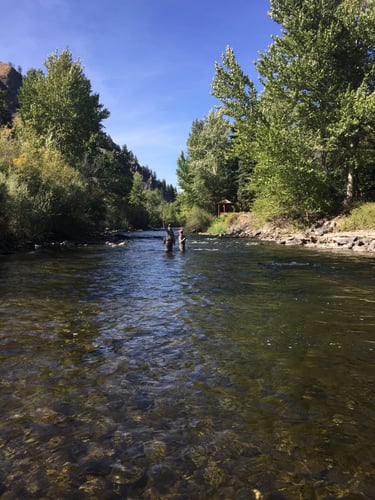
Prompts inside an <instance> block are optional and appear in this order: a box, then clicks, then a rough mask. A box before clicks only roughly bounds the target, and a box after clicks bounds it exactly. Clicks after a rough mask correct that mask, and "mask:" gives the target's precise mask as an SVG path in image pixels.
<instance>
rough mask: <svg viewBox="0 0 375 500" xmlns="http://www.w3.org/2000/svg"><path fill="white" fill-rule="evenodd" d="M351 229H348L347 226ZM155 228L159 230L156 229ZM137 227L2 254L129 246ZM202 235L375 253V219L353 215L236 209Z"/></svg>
mask: <svg viewBox="0 0 375 500" xmlns="http://www.w3.org/2000/svg"><path fill="white" fill-rule="evenodd" d="M368 205H371V210H375V203H371V204H368ZM348 228H349V229H348ZM153 230H155V231H156V229H155V228H153ZM134 231H137V230H120V229H119V230H111V231H110V230H108V231H104V232H95V233H91V234H87V235H82V237H81V238H79V239H76V240H74V241H73V240H63V241H45V242H42V243H35V242H33V241H17V242H0V255H6V254H12V253H15V252H18V251H34V250H42V249H64V248H65V249H66V248H74V247H82V246H89V245H100V244H103V245H106V246H109V247H119V246H126V244H127V241H128V240H129V239H131V238H132V236H130V234H129V233H133V232H134ZM199 234H203V235H210V236H219V237H223V238H224V237H226V238H247V239H249V240H258V241H269V242H274V243H277V244H280V245H285V246H301V247H305V248H314V249H319V250H320V249H321V250H337V251H345V250H347V251H351V252H356V253H360V254H373V255H375V220H374V222H373V223H371V221H370V224H368V223H367V224H365V223H364V224H362V225H361V224H358V226H357V227H353V223H352V221H351V220H350V216H345V215H339V216H337V217H333V218H325V219H320V220H318V221H316V222H315V223H314V224H312V225H310V226H308V227H298V226H297V227H296V226H295V225H293V224H292V223H291V222H290V221H288V220H287V219H284V220H282V219H279V220H276V221H273V222H270V221H268V222H264V221H262V219H261V218H260V217H259V216H257V215H256V214H254V213H252V212H234V213H231V214H227V215H226V216H222V217H218V218H216V220H215V221H214V222H213V223H212V224H211V226H210V227H209V228H208V229H207V231H206V232H201V233H199Z"/></svg>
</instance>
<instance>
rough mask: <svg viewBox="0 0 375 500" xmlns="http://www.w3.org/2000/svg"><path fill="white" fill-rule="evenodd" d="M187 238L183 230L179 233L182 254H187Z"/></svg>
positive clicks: (179, 246)
mask: <svg viewBox="0 0 375 500" xmlns="http://www.w3.org/2000/svg"><path fill="white" fill-rule="evenodd" d="M185 243H186V237H185V235H184V230H183V229H182V228H181V229H179V231H178V248H179V249H180V252H185Z"/></svg>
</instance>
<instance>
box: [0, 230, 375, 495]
mask: <svg viewBox="0 0 375 500" xmlns="http://www.w3.org/2000/svg"><path fill="white" fill-rule="evenodd" d="M137 236H138V237H137V238H134V239H130V240H129V242H128V244H127V246H125V247H118V248H109V247H105V246H99V247H93V248H80V249H78V250H66V251H60V252H58V251H56V252H47V251H46V252H40V253H31V254H27V255H14V256H7V257H4V256H2V257H1V260H0V278H1V279H0V294H1V295H0V296H1V302H0V346H1V350H0V377H1V378H0V384H1V385H0V386H1V393H0V404H1V409H2V425H1V427H0V460H1V469H0V495H1V496H2V497H4V498H53V499H56V498H80V499H81V498H101V499H102V498H103V499H105V498H108V499H109V498H111V499H112V498H144V499H159V498H173V499H190V498H194V499H199V498H202V499H205V498H222V499H252V498H254V499H255V498H257V499H259V498H264V499H271V498H272V499H274V498H275V499H276V498H277V499H281V498H285V499H290V498H292V499H295V498H296V499H299V498H300V499H310V498H311V499H314V498H319V499H328V498H329V499H331V498H348V499H349V498H356V499H357V498H358V499H359V498H363V499H368V498H374V497H375V486H374V484H375V482H374V472H373V471H374V456H375V450H374V397H373V387H374V352H375V338H374V331H375V328H374V326H375V294H374V292H375V273H374V270H375V260H374V258H372V257H365V256H360V257H357V256H350V255H349V254H340V255H338V254H331V253H315V252H310V251H308V250H306V249H304V250H299V249H297V250H296V249H292V248H283V247H279V246H274V245H271V244H270V245H267V244H255V243H254V242H250V241H246V240H228V239H216V238H203V237H190V238H189V241H188V248H187V251H186V253H184V254H180V253H178V252H175V254H174V255H172V256H169V255H165V253H164V252H163V246H162V239H161V238H162V235H161V234H160V235H159V234H158V233H141V234H137Z"/></svg>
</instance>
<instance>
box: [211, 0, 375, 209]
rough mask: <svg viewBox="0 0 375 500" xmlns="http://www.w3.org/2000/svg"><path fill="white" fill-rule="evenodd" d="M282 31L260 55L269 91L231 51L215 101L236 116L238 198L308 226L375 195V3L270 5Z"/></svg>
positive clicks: (282, 0) (220, 70)
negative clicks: (259, 89) (301, 220)
mask: <svg viewBox="0 0 375 500" xmlns="http://www.w3.org/2000/svg"><path fill="white" fill-rule="evenodd" d="M271 17H272V18H273V19H274V21H276V22H277V23H279V24H280V25H281V35H279V36H275V37H274V38H273V44H272V45H271V46H270V47H269V49H268V51H267V52H266V53H264V54H261V57H260V59H259V61H258V62H257V65H256V67H257V70H258V72H259V76H260V79H261V82H262V83H263V86H264V88H263V91H262V93H261V94H260V95H259V96H258V95H257V94H256V92H255V89H254V85H253V82H252V81H251V80H250V79H249V78H248V76H247V75H245V74H244V73H243V71H242V70H241V68H240V66H239V64H238V63H237V61H236V58H235V55H234V51H233V50H232V49H231V48H229V47H227V49H226V52H225V54H223V56H222V64H221V65H219V64H216V65H215V70H216V73H215V77H214V80H213V83H212V94H213V95H214V96H215V97H217V98H218V99H219V101H220V106H219V109H220V110H221V111H222V112H223V114H224V115H225V116H228V117H229V118H230V119H231V127H232V135H231V138H230V140H231V147H230V149H229V154H230V155H231V157H232V158H236V159H237V161H238V177H237V181H238V192H237V195H238V200H239V202H240V205H241V206H242V207H249V205H250V204H251V206H252V208H253V209H257V210H260V211H261V212H262V214H266V213H267V214H269V216H274V215H275V214H281V215H284V214H287V215H288V216H289V217H292V218H294V217H297V218H299V217H303V218H305V219H309V218H310V217H315V216H316V215H318V214H322V215H323V214H330V213H333V212H335V211H338V210H340V209H342V207H343V204H345V203H347V202H350V201H351V200H352V199H355V198H357V199H358V198H361V199H363V200H365V199H373V197H374V194H375V168H374V157H375V155H374V153H375V134H374V130H375V109H374V88H375V65H374V62H375V44H374V40H375V3H374V2H364V1H363V0H323V1H322V0H305V1H304V2H301V1H299V0H298V1H297V0H271Z"/></svg>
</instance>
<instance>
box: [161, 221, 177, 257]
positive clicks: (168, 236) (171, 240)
mask: <svg viewBox="0 0 375 500" xmlns="http://www.w3.org/2000/svg"><path fill="white" fill-rule="evenodd" d="M163 243H164V249H165V251H166V252H173V245H174V244H175V237H174V232H173V229H172V226H171V225H170V224H168V226H167V229H166V230H165V236H164V239H163Z"/></svg>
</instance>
